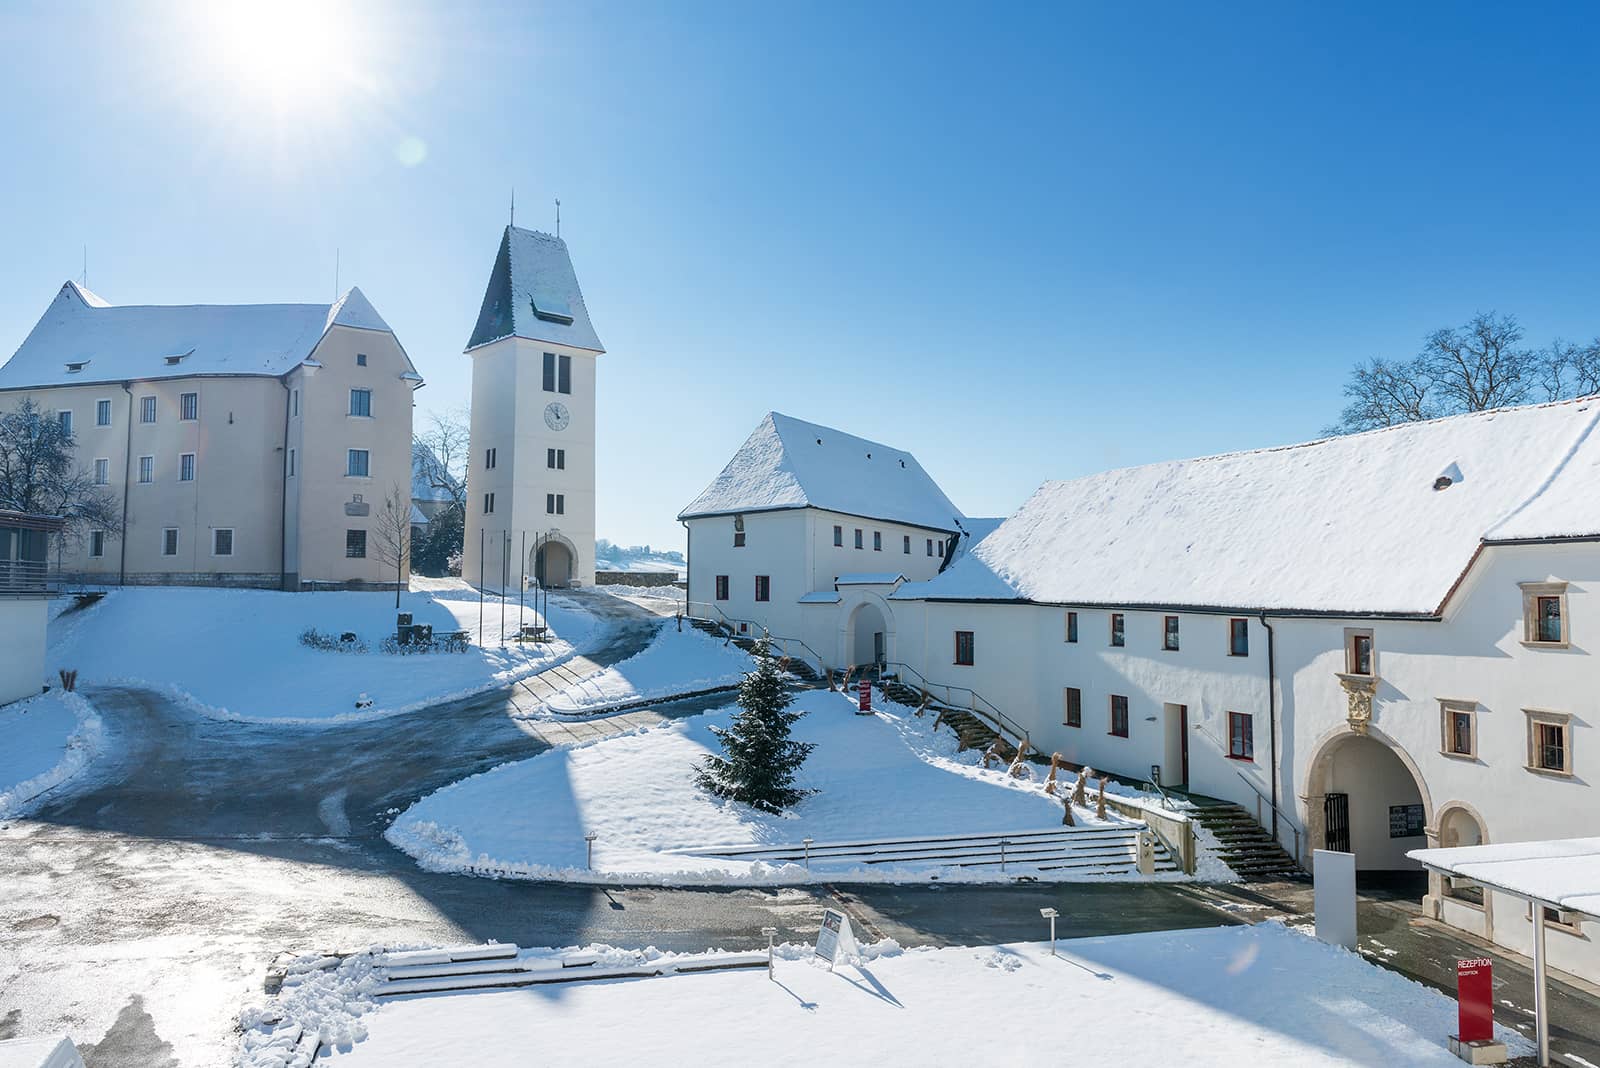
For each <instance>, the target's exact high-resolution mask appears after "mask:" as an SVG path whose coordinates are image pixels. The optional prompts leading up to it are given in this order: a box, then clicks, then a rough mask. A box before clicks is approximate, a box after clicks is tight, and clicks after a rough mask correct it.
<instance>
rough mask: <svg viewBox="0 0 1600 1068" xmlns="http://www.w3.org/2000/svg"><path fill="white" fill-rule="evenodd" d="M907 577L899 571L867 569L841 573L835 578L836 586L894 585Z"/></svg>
mask: <svg viewBox="0 0 1600 1068" xmlns="http://www.w3.org/2000/svg"><path fill="white" fill-rule="evenodd" d="M905 580H906V577H905V576H904V575H902V574H901V573H900V572H898V571H865V572H861V573H859V574H854V575H840V576H839V577H838V578H836V579H834V580H833V584H834V585H835V586H893V585H894V584H895V583H896V582H904V581H905Z"/></svg>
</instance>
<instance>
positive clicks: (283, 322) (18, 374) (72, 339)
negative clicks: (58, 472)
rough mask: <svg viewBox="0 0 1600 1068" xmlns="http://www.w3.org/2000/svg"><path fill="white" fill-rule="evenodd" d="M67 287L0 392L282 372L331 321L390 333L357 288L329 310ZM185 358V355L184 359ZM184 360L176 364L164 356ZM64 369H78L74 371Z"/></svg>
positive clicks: (14, 360) (13, 362)
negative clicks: (120, 296)
mask: <svg viewBox="0 0 1600 1068" xmlns="http://www.w3.org/2000/svg"><path fill="white" fill-rule="evenodd" d="M83 294H84V291H83V290H81V289H79V288H78V287H77V286H74V285H73V284H72V283H70V282H69V283H67V284H66V285H64V286H62V287H61V290H60V292H59V293H57V294H56V298H55V300H53V301H51V303H50V306H49V308H47V309H46V310H45V313H44V315H43V316H42V317H41V318H40V319H39V322H38V323H37V325H35V326H34V328H33V330H32V332H30V333H29V334H28V336H27V338H26V339H25V340H24V341H23V342H22V346H21V347H20V348H18V349H17V351H16V354H15V355H14V356H12V357H11V359H10V360H9V361H8V362H7V363H6V364H5V366H4V367H0V389H16V388H21V387H26V386H44V385H76V384H80V383H91V382H121V381H124V380H126V379H159V378H186V377H189V376H192V375H202V374H205V375H217V374H234V375H282V374H285V373H287V372H288V371H289V370H291V369H292V368H293V367H294V366H295V365H297V364H299V363H300V362H302V361H303V360H305V359H307V358H308V357H309V356H310V355H311V353H312V351H313V350H314V349H315V348H316V347H317V344H318V343H319V342H320V341H321V340H322V335H323V334H324V333H325V332H326V331H327V329H328V328H329V327H330V326H332V325H333V324H334V323H335V321H337V322H338V323H339V324H340V325H346V326H357V327H359V328H361V329H368V330H382V331H385V332H387V331H388V330H389V328H388V326H387V325H385V324H384V322H383V320H382V318H380V317H379V316H378V313H377V312H376V311H375V310H373V308H372V305H371V304H370V303H368V301H367V299H366V297H365V296H362V295H361V291H360V290H358V289H352V290H350V291H349V292H348V293H346V294H345V296H344V297H343V298H341V300H340V301H339V302H338V303H336V304H333V305H328V304H232V305H222V304H193V305H126V306H123V305H111V304H107V303H106V302H105V301H103V300H100V299H99V298H94V300H92V301H91V300H89V299H88V297H87V296H85V295H83ZM184 354H187V355H184ZM179 355H184V358H183V359H182V360H180V361H179V362H177V363H176V364H169V363H167V361H166V358H167V357H168V356H179ZM68 362H75V363H76V362H84V363H85V366H84V367H83V369H82V370H81V371H78V372H76V373H72V372H68V371H67V369H66V365H67V363H68Z"/></svg>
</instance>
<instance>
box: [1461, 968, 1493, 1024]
mask: <svg viewBox="0 0 1600 1068" xmlns="http://www.w3.org/2000/svg"><path fill="white" fill-rule="evenodd" d="M1456 1005H1457V1007H1458V1013H1459V1017H1460V1018H1459V1019H1458V1020H1457V1025H1458V1026H1459V1027H1460V1028H1461V1032H1460V1034H1459V1035H1458V1036H1457V1037H1459V1038H1460V1039H1461V1041H1463V1042H1487V1041H1490V1040H1492V1039H1493V1038H1494V963H1493V962H1492V961H1490V960H1489V959H1488V958H1487V957H1484V958H1482V959H1479V960H1458V961H1456Z"/></svg>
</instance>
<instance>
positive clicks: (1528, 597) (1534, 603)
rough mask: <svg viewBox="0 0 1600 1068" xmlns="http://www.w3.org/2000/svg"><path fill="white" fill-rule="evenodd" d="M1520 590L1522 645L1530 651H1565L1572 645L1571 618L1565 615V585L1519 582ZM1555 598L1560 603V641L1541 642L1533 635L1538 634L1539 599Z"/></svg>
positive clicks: (1563, 583)
mask: <svg viewBox="0 0 1600 1068" xmlns="http://www.w3.org/2000/svg"><path fill="white" fill-rule="evenodd" d="M1517 586H1518V588H1519V589H1521V590H1522V644H1523V645H1525V646H1527V647H1529V648H1530V649H1566V648H1569V647H1570V646H1571V645H1572V617H1571V616H1570V615H1568V614H1567V583H1565V582H1519V583H1517ZM1541 597H1556V598H1559V599H1560V601H1561V640H1560V641H1558V642H1542V641H1539V640H1538V639H1537V638H1535V637H1534V635H1536V634H1538V633H1539V631H1538V626H1539V623H1538V619H1537V618H1536V617H1537V614H1538V608H1539V598H1541Z"/></svg>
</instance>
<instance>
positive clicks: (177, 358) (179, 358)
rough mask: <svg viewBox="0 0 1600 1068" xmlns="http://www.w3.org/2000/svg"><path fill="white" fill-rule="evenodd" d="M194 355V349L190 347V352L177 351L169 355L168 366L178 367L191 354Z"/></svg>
mask: <svg viewBox="0 0 1600 1068" xmlns="http://www.w3.org/2000/svg"><path fill="white" fill-rule="evenodd" d="M193 355H194V349H190V350H189V351H188V352H179V353H175V354H174V355H171V356H168V357H167V366H168V367H176V366H178V364H180V363H182V362H183V361H184V360H187V359H188V358H189V357H190V356H193Z"/></svg>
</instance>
